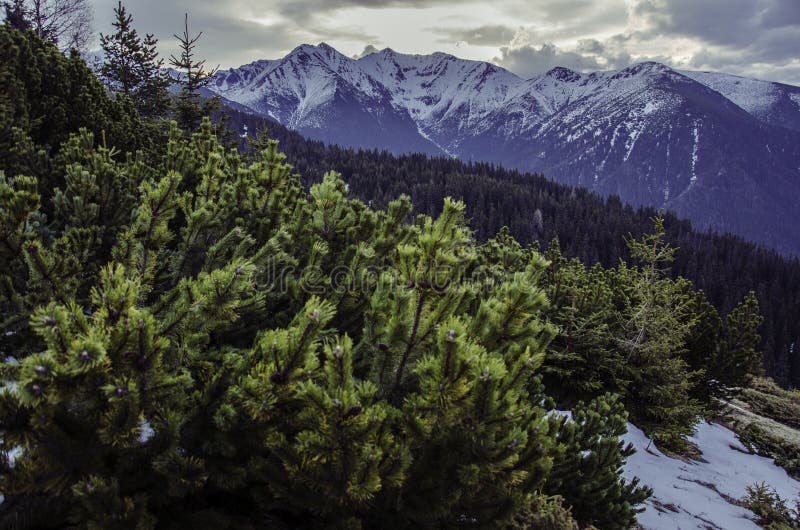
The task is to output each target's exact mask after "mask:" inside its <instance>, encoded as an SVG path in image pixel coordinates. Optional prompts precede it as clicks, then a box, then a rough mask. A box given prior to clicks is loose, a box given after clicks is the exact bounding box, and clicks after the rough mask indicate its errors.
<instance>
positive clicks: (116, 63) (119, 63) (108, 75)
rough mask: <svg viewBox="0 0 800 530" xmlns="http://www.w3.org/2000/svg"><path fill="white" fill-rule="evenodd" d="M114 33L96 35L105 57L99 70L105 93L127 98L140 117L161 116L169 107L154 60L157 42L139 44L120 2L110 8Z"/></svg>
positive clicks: (159, 64)
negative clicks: (104, 83)
mask: <svg viewBox="0 0 800 530" xmlns="http://www.w3.org/2000/svg"><path fill="white" fill-rule="evenodd" d="M114 16H115V20H114V22H113V23H112V25H113V26H114V28H115V30H116V31H115V32H114V33H113V34H111V35H103V34H102V33H101V34H100V44H101V46H102V48H103V52H104V53H105V62H104V63H103V65H102V68H101V75H102V76H103V78H104V80H105V82H106V84H107V85H108V87H109V89H111V90H112V91H113V92H116V93H117V94H119V95H121V96H124V97H127V98H131V99H132V100H133V102H134V105H135V106H136V109H137V110H138V111H139V114H141V115H142V116H144V117H148V118H153V117H159V116H163V115H164V113H165V112H166V110H167V107H168V105H169V97H168V93H167V88H168V86H169V83H170V79H169V76H168V75H166V74H164V73H162V66H163V64H164V61H163V60H162V59H159V58H158V51H157V50H156V46H157V44H158V40H157V39H156V38H155V37H154V36H153V35H152V34H147V35H146V36H145V38H144V40H142V39H141V38H140V37H139V35H138V33H137V32H136V30H135V29H134V28H133V17H132V16H131V15H130V14H129V13H128V12H127V10H126V9H125V6H123V5H122V2H119V3H118V4H117V7H116V8H114Z"/></svg>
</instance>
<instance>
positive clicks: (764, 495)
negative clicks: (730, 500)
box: [742, 482, 800, 530]
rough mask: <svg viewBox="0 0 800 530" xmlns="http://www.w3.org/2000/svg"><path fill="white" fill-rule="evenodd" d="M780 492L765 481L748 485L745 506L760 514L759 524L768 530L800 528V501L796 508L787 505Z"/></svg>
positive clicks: (743, 502) (744, 500) (743, 501)
mask: <svg viewBox="0 0 800 530" xmlns="http://www.w3.org/2000/svg"><path fill="white" fill-rule="evenodd" d="M786 502H787V501H786V500H785V499H782V498H781V496H780V495H778V493H777V492H776V491H775V490H774V489H773V488H771V487H770V486H769V485H767V484H765V483H763V482H762V483H760V484H753V485H752V486H748V487H747V496H746V497H745V498H744V499H743V500H742V504H743V505H744V506H745V508H748V509H750V510H752V511H753V513H755V514H756V515H757V516H758V524H759V525H760V526H761V527H762V528H766V529H768V530H790V529H793V528H800V503H796V504H795V507H794V508H789V507H788V506H787V505H786Z"/></svg>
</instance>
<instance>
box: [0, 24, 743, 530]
mask: <svg viewBox="0 0 800 530" xmlns="http://www.w3.org/2000/svg"><path fill="white" fill-rule="evenodd" d="M4 31H7V32H8V33H9V35H11V36H19V35H20V34H19V33H16V32H13V33H12V30H4ZM185 36H186V38H187V42H188V43H189V44H190V45H191V44H192V42H193V40H192V39H189V35H188V29H187V31H186V35H185ZM15 38H16V37H15ZM19 38H21V39H23V41H24V40H26V39H27V40H30V37H19ZM34 44H35V43H34ZM49 50H50V49H49V48H42V49H41V50H40V52H41V54H43V55H46V56H47V55H48V54H49V53H50V51H49ZM189 50H190V51H191V47H189ZM71 60H72V59H69V60H67V59H63V58H62V59H61V60H60V61H65V62H68V61H71ZM53 61H54V62H55V63H56V64H62V63H60V62H58V60H55V59H53ZM194 64H195V66H193V67H192V68H196V69H198V70H202V65H199V66H198V65H197V63H194ZM4 71H5V72H7V73H8V75H9V76H16V75H17V74H16V73H15V72H14V71H13V70H10V69H7V70H4ZM88 79H89V80H88V81H86V85H87V86H88V88H89V89H94V88H96V87H97V86H99V85H97V82H96V80H93V78H91V77H90V78H88ZM76 82H77V81H76ZM17 86H18V88H19V90H20V91H21V92H24V91H25V90H28V88H27V84H25V83H18V84H17ZM31 90H36V88H35V86H34V88H32V89H31ZM80 90H84V88H81V89H80ZM193 93H195V92H193ZM54 97H55V96H54ZM96 98H97V102H96V103H95V106H94V107H93V108H95V109H98V108H99V109H104V108H106V107H107V108H116V107H115V106H116V105H119V104H120V102H119V101H124V98H123V99H121V100H119V101H111V100H110V99H109V98H108V97H107V96H106V95H105V94H103V93H98V94H97V95H96ZM53 101H55V102H57V103H58V104H61V100H60V99H58V98H55V99H54V100H53ZM126 108H128V109H129V107H126ZM129 110H130V109H129ZM98 113H99V115H100V118H98V119H101V120H102V119H103V116H104V115H103V113H102V112H99V111H98ZM196 117H197V116H196ZM9 119H11V118H9ZM193 119H194V118H193ZM198 119H199V118H198ZM131 120H132V122H131V123H132V125H131V131H133V132H132V133H131V138H136V135H135V134H133V133H135V132H136V131H140V132H141V134H142V136H143V138H144V139H143V140H142V142H141V143H136V142H134V145H133V148H140V147H142V146H143V145H144V147H148V148H147V149H146V150H144V151H142V150H139V151H130V149H131V146H129V145H125V147H124V150H118V149H115V148H113V147H111V145H113V144H111V143H109V142H108V138H109V136H108V135H106V136H103V135H102V134H101V133H97V132H95V128H94V126H92V125H91V124H86V123H84V122H79V123H78V125H90V126H88V127H86V128H85V129H83V130H79V129H77V128H76V129H75V130H73V131H72V132H73V133H74V134H73V135H72V136H69V135H67V134H66V131H67V127H72V126H73V124H72V122H70V121H69V120H64V121H63V122H59V123H58V127H57V129H58V131H61V132H59V133H58V134H59V136H58V137H56V136H55V133H54V136H53V138H54V139H53V140H52V141H54V142H56V143H54V144H52V145H47V146H46V147H47V149H46V150H43V149H42V148H41V147H42V146H43V145H44V144H43V143H42V142H40V140H39V139H36V138H34V136H33V135H30V134H29V132H28V131H29V130H31V131H32V130H34V129H33V128H32V127H29V128H28V129H25V130H22V129H18V131H19V130H22V131H23V132H24V133H25V134H23V135H21V136H20V135H19V134H17V133H14V134H17V136H13V135H12V136H9V141H13V142H14V148H15V149H16V151H15V152H14V153H12V154H10V155H9V156H8V164H7V165H0V169H2V170H3V171H4V172H5V174H4V175H3V176H2V177H0V201H2V203H1V206H2V207H0V258H2V260H3V262H2V265H3V266H2V267H0V317H2V321H0V324H1V325H2V328H0V331H1V332H2V335H0V351H2V352H4V353H5V354H6V355H9V356H10V357H11V359H10V362H7V363H4V364H3V365H2V368H1V369H0V378H1V379H2V382H3V384H5V387H4V389H3V390H2V391H0V433H1V434H2V441H0V449H2V451H0V453H2V454H3V455H4V458H3V460H4V462H3V463H2V464H3V465H2V467H0V491H2V492H4V494H5V496H6V502H5V503H4V504H3V505H0V510H2V512H1V513H0V515H2V516H5V520H9V521H13V522H14V524H16V525H18V526H21V527H38V528H49V527H59V526H62V525H63V524H64V522H65V521H69V522H70V523H71V524H74V525H75V526H78V527H94V528H107V527H123V528H124V527H137V528H151V527H159V528H189V527H191V528H260V527H264V526H275V527H292V528H293V527H309V528H315V527H321V526H322V527H331V526H339V527H350V528H352V527H359V526H361V527H369V528H373V527H376V528H377V527H379V528H384V527H387V528H417V527H458V526H474V527H503V526H509V525H514V524H523V525H524V524H527V525H529V526H533V527H536V525H541V526H544V525H548V524H549V525H556V524H561V523H563V524H565V525H573V524H574V521H573V520H572V519H573V517H574V518H575V519H577V520H578V522H580V523H581V524H594V525H596V526H597V527H599V528H605V527H608V528H619V527H623V526H626V525H628V524H629V523H630V522H631V521H632V519H633V516H634V514H635V512H636V506H637V505H638V504H640V503H641V502H642V501H643V500H644V498H645V497H646V495H647V491H645V490H642V489H641V488H638V486H637V484H636V483H635V482H634V483H630V484H629V483H626V482H624V480H622V479H621V478H620V467H621V465H622V463H623V462H624V459H625V458H626V457H627V456H628V455H629V454H630V453H629V449H628V448H625V447H623V446H622V445H620V443H619V440H618V437H619V436H620V434H621V433H622V432H623V430H624V425H625V416H624V413H623V410H622V407H623V405H622V404H624V406H625V407H626V408H628V409H629V410H630V411H631V417H632V419H634V420H635V421H637V422H640V423H641V424H642V426H643V427H644V428H645V429H647V430H648V432H650V433H652V434H655V435H656V437H657V438H658V439H659V441H662V442H665V443H668V442H676V443H677V442H679V441H680V435H681V434H683V433H686V432H687V430H688V429H690V428H691V425H692V423H693V422H694V421H695V417H694V414H696V413H697V411H698V410H699V409H698V407H697V402H696V401H695V397H694V394H693V391H694V389H695V388H696V384H695V383H696V380H695V379H697V380H699V381H705V380H703V377H704V375H703V374H704V372H703V370H701V369H697V370H694V368H693V367H691V366H690V364H689V362H688V361H687V360H686V359H688V358H690V356H689V353H688V352H689V350H690V347H689V346H687V344H689V343H690V340H689V338H690V337H692V332H693V331H696V330H697V329H699V324H698V322H699V321H700V320H701V319H700V317H698V316H696V314H695V312H694V311H695V309H696V307H699V303H697V300H698V299H699V298H698V296H699V295H697V293H696V292H695V291H693V288H692V286H691V284H690V283H689V282H687V281H685V280H671V279H669V278H668V277H667V276H666V274H665V271H663V270H661V264H662V262H663V261H665V258H668V257H669V256H670V254H671V251H670V250H669V249H668V248H667V247H664V246H662V245H661V244H660V240H661V236H662V234H661V233H660V232H657V233H656V234H655V235H653V236H651V237H650V238H648V239H644V240H641V241H636V240H634V241H632V242H631V246H632V247H633V249H634V252H633V254H634V256H635V257H636V258H637V259H638V263H639V264H638V266H637V267H629V266H627V265H625V264H620V265H619V266H618V267H617V268H614V269H603V268H601V267H600V266H597V267H594V268H592V269H590V270H588V271H587V270H586V269H585V268H584V267H583V266H582V265H581V264H580V263H579V262H577V261H568V260H566V259H564V258H563V257H561V255H560V253H559V252H558V251H557V249H556V248H555V247H553V248H551V251H550V252H549V253H548V254H547V257H545V256H543V255H542V254H540V253H539V251H538V250H537V248H535V247H525V246H523V245H521V244H520V243H518V242H517V241H516V240H514V238H512V237H511V235H510V231H509V230H500V231H499V232H498V233H497V234H496V237H494V238H493V239H491V240H489V241H487V242H485V243H476V241H475V233H474V232H473V231H471V230H470V229H469V228H468V226H467V223H466V219H465V214H466V212H467V207H466V206H465V204H464V203H462V202H459V201H455V200H450V199H446V200H443V201H442V205H441V206H440V207H437V208H436V215H433V216H428V215H418V216H417V217H411V216H410V213H411V212H412V210H413V209H412V205H411V201H410V200H409V198H408V197H406V196H400V198H397V199H393V200H391V201H387V202H386V208H385V209H383V210H381V209H377V208H370V207H368V205H365V204H364V203H363V202H361V201H360V200H357V199H352V198H349V197H348V193H347V192H348V186H347V185H346V184H345V182H344V181H343V180H342V179H341V178H340V177H339V175H338V174H336V173H333V172H329V173H326V174H325V175H324V176H322V178H320V179H316V178H315V179H313V182H314V183H313V184H312V185H311V186H309V188H308V189H306V188H304V186H303V181H302V180H301V177H300V176H299V175H298V174H297V173H295V170H294V168H293V167H292V166H290V165H289V164H288V163H287V161H286V157H285V156H284V155H283V154H281V153H280V152H278V150H277V143H276V142H275V141H267V140H263V139H262V140H260V141H259V142H257V143H258V149H257V151H256V152H254V153H252V154H251V155H249V156H242V155H240V154H239V153H237V152H236V151H235V150H231V149H227V148H226V147H224V146H223V145H221V143H220V142H219V141H218V140H217V139H216V138H215V136H214V134H213V129H212V125H211V123H210V122H209V121H208V120H203V121H200V122H199V125H198V126H197V129H196V130H195V131H194V132H193V133H189V132H187V131H182V130H180V128H178V127H177V126H176V125H174V124H173V125H171V126H170V128H169V130H168V131H167V132H166V133H162V132H161V131H156V130H155V129H153V128H148V126H144V125H142V123H141V122H140V121H139V120H138V118H136V116H135V115H132V117H131ZM9 123H11V124H12V125H13V124H14V123H15V122H14V121H13V120H12V121H10V122H9ZM120 130H122V129H120ZM25 135H28V136H27V139H26V138H25ZM57 138H60V139H57ZM148 144H152V147H149V145H148ZM20 152H24V153H27V154H26V155H25V157H27V156H28V155H30V154H31V153H34V154H36V157H39V158H36V157H34V159H35V161H36V164H39V162H41V164H40V165H36V164H34V163H32V162H30V161H29V160H30V158H25V157H24V156H21V155H20V154H19V153H20ZM40 155H41V156H40ZM20 160H23V161H25V164H27V166H26V167H29V168H33V167H37V168H39V169H37V171H33V170H30V171H29V170H28V169H23V170H20V169H19V168H20V166H23V165H24V164H22V163H21V162H20ZM421 162H426V161H425V160H424V159H421ZM426 163H427V162H426ZM25 174H29V175H32V176H24V175H25ZM540 224H541V223H540ZM548 258H549V259H550V260H551V261H552V262H553V263H552V268H551V269H550V268H549V266H550V263H548ZM548 295H549V296H550V297H551V298H552V305H550V304H549V303H548ZM706 309H707V308H706ZM712 309H713V308H712ZM753 309H754V308H753V305H752V303H750V302H748V303H746V304H744V305H743V309H742V310H741V311H740V312H738V313H734V317H732V319H731V322H746V323H749V324H754V323H757V318H756V313H755V312H754V311H753ZM708 315H709V317H708V319H706V320H708V321H709V322H711V321H713V318H712V317H713V315H714V312H713V311H711V310H708ZM737 325H738V324H737ZM742 327H743V328H744V331H745V332H744V333H743V334H742V336H741V338H736V339H735V340H730V341H728V342H727V343H726V344H735V345H737V346H736V348H738V349H739V350H740V351H742V352H746V354H745V355H744V358H749V357H752V351H751V349H752V345H753V344H754V343H755V342H754V340H753V336H754V333H755V327H754V326H752V325H750V326H749V327H748V326H742ZM643 330H644V331H643ZM723 331H724V330H723V329H722V328H720V333H719V334H718V335H715V337H723V336H725V334H724V333H723ZM559 333H560V336H559ZM696 335H697V336H699V334H696ZM731 336H733V335H731ZM721 341H722V339H721V338H720V339H715V340H713V341H712V342H711V345H712V346H714V347H718V346H719V344H720V343H721ZM740 345H743V346H740ZM732 349H733V347H727V346H726V347H725V348H722V347H720V351H723V350H724V351H729V350H732ZM695 351H696V352H699V351H701V350H700V347H699V346H698V348H697V349H696V350H695ZM548 353H550V354H551V356H552V361H551V360H550V359H549V358H548V357H549V356H548ZM694 371H696V372H697V374H698V375H697V378H690V377H689V376H690V375H693V372H694ZM543 381H544V384H543ZM723 383H724V381H723ZM545 385H547V386H545ZM548 391H549V392H550V393H551V395H553V396H556V398H557V399H558V400H559V401H560V402H563V403H569V404H570V406H573V405H575V406H577V408H576V410H575V417H576V418H579V422H578V423H572V422H565V421H563V419H561V418H559V417H558V416H557V415H554V414H549V415H548V413H547V412H548V411H547V409H548V408H549V407H550V406H551V403H552V400H551V399H549V396H548V394H547V393H546V392H548ZM607 392H615V393H619V394H621V395H620V397H619V398H614V397H611V396H606V395H605V394H606V393H607ZM594 398H597V399H596V400H593V399H594ZM578 401H583V402H584V403H586V404H578V403H577V402H578ZM601 419H602V420H603V421H601ZM9 455H15V460H14V462H11V461H10V459H8V458H7V457H8V456H9ZM62 456H63V458H62ZM554 495H557V496H560V497H562V498H563V499H564V505H563V506H564V507H569V508H568V510H571V514H572V515H570V514H568V513H566V511H565V509H564V507H562V506H561V505H560V504H559V502H558V501H556V500H554V499H553V498H552V497H551V496H554ZM42 514H48V515H49V518H47V517H42Z"/></svg>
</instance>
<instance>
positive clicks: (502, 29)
mask: <svg viewBox="0 0 800 530" xmlns="http://www.w3.org/2000/svg"><path fill="white" fill-rule="evenodd" d="M430 31H431V32H433V33H435V34H437V35H439V36H440V37H439V42H447V43H453V42H466V43H467V44H472V45H474V46H503V45H506V44H508V43H509V42H511V40H512V39H513V38H514V35H515V34H516V33H517V31H518V28H512V27H509V26H503V25H487V26H479V27H476V28H436V27H434V28H430Z"/></svg>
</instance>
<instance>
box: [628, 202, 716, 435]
mask: <svg viewBox="0 0 800 530" xmlns="http://www.w3.org/2000/svg"><path fill="white" fill-rule="evenodd" d="M654 224H655V231H654V233H652V234H650V235H647V236H645V237H644V238H642V239H641V240H635V239H633V238H631V239H629V241H628V245H629V246H630V249H631V255H632V257H633V258H634V259H635V260H636V261H637V262H638V263H639V264H640V266H639V267H638V268H629V267H627V266H626V265H625V264H621V265H620V266H619V267H618V268H617V270H616V273H615V277H614V279H613V282H614V288H615V291H616V292H618V293H619V294H620V295H621V299H620V300H619V301H618V302H619V303H620V317H621V326H620V328H619V331H618V334H617V335H616V337H615V342H616V344H617V346H618V347H619V348H620V350H621V351H622V352H623V353H624V354H625V361H626V366H627V367H628V368H629V369H628V371H627V373H628V374H629V375H628V377H629V380H630V385H629V387H628V391H627V393H626V396H627V397H626V408H627V409H628V411H629V413H630V414H631V420H632V421H633V423H635V424H636V425H637V426H638V427H640V428H641V429H642V430H644V431H645V432H646V433H647V434H648V435H650V436H652V437H653V439H655V440H656V441H657V442H659V443H661V444H662V445H664V446H665V447H668V448H672V449H676V450H681V449H682V448H683V447H684V444H685V441H684V437H685V436H686V435H689V434H691V433H692V432H693V430H694V425H695V423H696V422H697V420H698V417H699V414H700V412H701V405H700V403H699V402H698V401H697V400H696V399H694V398H693V397H692V396H691V390H692V388H693V385H694V382H695V381H694V380H695V379H696V378H697V377H699V375H700V374H699V373H696V372H692V371H690V369H689V367H688V364H687V362H686V361H685V360H684V358H683V354H684V353H685V350H686V341H687V338H688V337H689V334H690V332H691V329H692V327H693V326H694V325H695V322H696V318H697V317H696V315H694V314H693V313H692V311H691V306H692V303H691V302H692V299H691V294H690V284H689V283H688V282H686V281H685V280H678V281H672V280H670V279H669V278H667V277H665V273H666V270H665V267H666V266H667V264H668V263H669V262H670V261H672V259H673V255H674V252H675V250H674V249H673V248H671V247H670V246H669V245H666V244H664V243H663V237H664V221H663V218H661V217H658V218H655V219H654Z"/></svg>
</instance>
